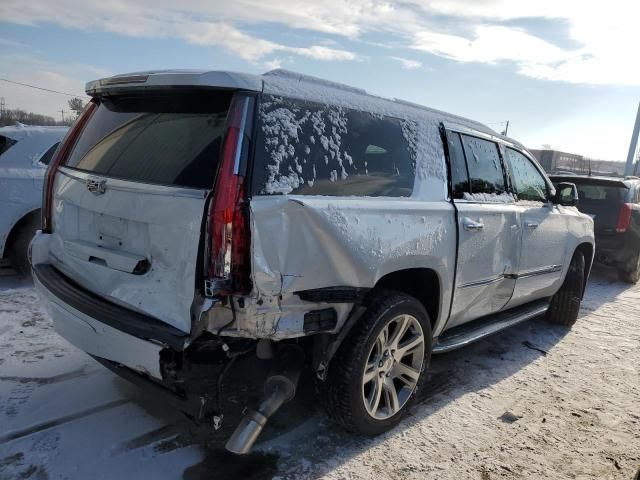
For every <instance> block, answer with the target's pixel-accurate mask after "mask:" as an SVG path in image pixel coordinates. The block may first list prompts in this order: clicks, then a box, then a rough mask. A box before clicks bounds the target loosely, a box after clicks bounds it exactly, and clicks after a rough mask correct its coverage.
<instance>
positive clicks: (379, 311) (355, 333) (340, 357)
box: [319, 291, 432, 435]
mask: <svg viewBox="0 0 640 480" xmlns="http://www.w3.org/2000/svg"><path fill="white" fill-rule="evenodd" d="M399 315H410V316H411V317H413V318H414V319H415V320H417V321H418V323H419V325H420V327H421V328H422V336H423V338H424V343H423V345H424V354H423V356H422V366H421V368H420V374H419V377H418V380H417V382H416V385H415V388H414V389H413V391H412V392H411V394H410V395H408V396H406V397H405V398H406V400H404V401H405V402H406V403H404V405H402V406H401V407H400V408H399V410H398V411H397V412H396V413H395V414H393V415H392V416H390V417H388V418H385V419H376V418H374V417H373V416H372V415H370V414H369V413H368V412H367V409H366V407H365V400H364V398H363V395H364V389H365V387H364V383H363V379H364V375H365V370H366V368H365V367H366V365H367V362H368V361H369V360H370V358H369V357H370V355H371V353H372V349H373V348H374V344H375V343H376V341H377V339H378V336H379V335H380V333H381V332H382V330H383V329H384V328H385V327H386V326H388V325H391V323H389V322H392V321H393V319H394V318H398V316H399ZM397 328H398V327H397ZM407 332H408V330H407ZM392 333H395V332H393V331H392ZM390 336H393V335H390ZM399 340H401V339H399ZM431 346H432V337H431V323H430V320H429V315H428V313H427V312H426V310H425V309H424V307H423V306H422V304H421V303H420V302H419V301H418V300H416V299H415V298H413V297H411V296H409V295H405V294H403V293H400V292H395V291H377V292H373V293H372V295H370V301H369V302H368V305H367V311H366V312H365V313H364V315H363V316H362V318H360V320H359V321H358V323H357V324H356V325H355V326H354V327H353V330H352V331H351V332H350V333H349V335H348V336H347V338H346V339H345V340H344V342H343V344H342V345H341V346H340V348H339V349H338V352H337V353H336V355H335V357H334V358H333V359H332V360H331V363H330V365H329V371H328V373H327V378H326V380H325V382H321V383H320V384H319V389H320V393H321V398H322V400H323V405H324V407H325V410H326V411H327V414H328V416H329V417H330V418H331V419H332V420H333V421H335V422H336V423H338V424H339V425H340V426H342V427H343V428H345V429H346V430H348V431H351V432H355V433H359V434H364V435H378V434H380V433H383V432H386V431H387V430H389V429H391V428H393V427H394V426H395V425H397V424H398V423H399V422H400V420H402V418H403V416H404V415H405V414H406V412H407V411H408V410H409V408H411V405H412V404H413V403H414V402H415V399H416V397H417V395H418V394H419V392H420V391H421V390H422V388H423V385H424V381H425V377H426V375H425V374H424V371H425V369H426V368H427V366H428V363H429V359H430V357H431ZM409 356H411V354H409ZM419 356H420V355H419V354H417V355H416V357H419ZM405 358H406V357H405ZM412 358H413V357H412ZM394 364H395V361H394ZM415 370H416V371H417V370H418V369H417V368H416V369H415ZM380 376H381V378H382V374H381V375H380ZM394 381H395V380H393V379H391V382H394ZM381 390H385V388H382V389H381ZM378 397H379V398H380V395H379V396H378ZM397 398H398V397H397V396H396V399H397Z"/></svg>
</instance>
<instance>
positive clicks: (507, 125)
mask: <svg viewBox="0 0 640 480" xmlns="http://www.w3.org/2000/svg"><path fill="white" fill-rule="evenodd" d="M507 133H509V120H507V124H506V125H505V127H504V132H502V135H504V136H505V137H506V136H507Z"/></svg>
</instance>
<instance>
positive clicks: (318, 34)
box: [0, 0, 640, 160]
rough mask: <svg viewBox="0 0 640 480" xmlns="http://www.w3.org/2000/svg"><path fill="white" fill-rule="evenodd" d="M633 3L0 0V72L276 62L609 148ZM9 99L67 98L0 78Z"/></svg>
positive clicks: (62, 84)
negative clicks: (93, 0)
mask: <svg viewBox="0 0 640 480" xmlns="http://www.w3.org/2000/svg"><path fill="white" fill-rule="evenodd" d="M637 4H638V2H631V1H625V0H609V1H608V2H607V5H606V8H603V6H602V2H596V1H577V0H565V1H563V2H557V1H552V0H537V1H536V2H525V1H515V0H510V1H509V0H433V1H430V2H428V3H427V2H422V1H418V0H405V1H402V2H389V1H379V0H324V1H323V2H296V1H290V0H271V1H270V2H264V1H259V0H235V1H233V2H228V1H224V2H222V1H217V0H213V1H212V0H208V1H205V0H183V1H182V2H180V3H179V6H178V2H173V1H169V0H138V1H136V2H135V3H134V2H126V1H124V0H102V1H101V2H99V3H92V2H91V1H87V0H84V1H80V0H58V1H56V2H51V1H47V0H30V1H29V2H23V1H22V0H3V1H2V2H0V60H1V61H0V77H2V78H7V79H10V80H15V81H19V82H25V83H31V84H35V85H40V86H45V87H47V88H51V89H54V90H59V91H64V92H70V93H77V94H82V92H83V86H84V83H85V82H86V81H88V80H92V79H95V78H99V77H103V76H108V75H111V74H115V73H124V72H129V71H136V70H148V69H156V68H204V69H228V70H236V71H245V72H255V73H260V72H264V71H266V70H269V69H271V68H274V67H282V68H287V69H291V70H296V71H300V72H303V73H306V74H310V75H316V76H320V77H324V78H328V79H331V80H335V81H339V82H342V83H347V84H351V85H354V86H358V87H362V88H365V89H366V90H368V91H370V92H372V93H376V94H379V95H383V96H387V97H397V98H402V99H405V100H410V101H413V102H417V103H421V104H424V105H428V106H432V107H435V108H439V109H442V110H446V111H450V112H452V113H456V114H459V115H464V116H467V117H470V118H473V119H476V120H480V121H482V122H485V123H487V124H489V125H490V126H491V127H493V128H495V129H496V130H501V129H502V128H504V125H503V123H501V122H504V121H506V120H509V121H510V129H509V134H510V135H512V136H513V137H515V138H517V139H518V140H520V141H522V142H523V143H525V144H526V145H527V146H528V147H530V148H539V147H540V146H541V145H545V144H548V145H551V146H552V147H554V148H557V149H563V150H567V151H571V152H576V153H581V154H583V155H587V156H591V157H593V158H601V159H610V160H624V159H625V158H626V154H627V149H628V145H629V139H630V136H631V129H632V126H633V120H634V116H635V112H636V108H637V105H638V101H640V63H638V62H633V61H632V60H633V59H635V58H636V57H637V55H636V54H635V53H634V52H633V49H634V48H635V45H637V43H638V42H637V33H636V32H637V19H638V18H640V6H638V5H637ZM0 96H2V97H4V98H5V102H6V103H7V105H8V107H9V108H18V107H20V108H26V109H29V110H32V111H37V112H39V113H45V114H49V115H56V116H57V117H59V116H60V113H58V111H59V110H60V109H62V108H65V107H66V101H67V98H65V97H64V96H60V95H55V94H49V93H44V92H38V91H36V90H31V89H27V88H25V87H19V86H15V85H10V84H7V83H6V82H0Z"/></svg>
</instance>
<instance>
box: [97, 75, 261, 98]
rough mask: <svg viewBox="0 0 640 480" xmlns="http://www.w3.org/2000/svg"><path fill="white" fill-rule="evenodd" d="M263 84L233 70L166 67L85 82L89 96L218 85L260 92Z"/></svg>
mask: <svg viewBox="0 0 640 480" xmlns="http://www.w3.org/2000/svg"><path fill="white" fill-rule="evenodd" d="M262 83H263V82H262V80H261V79H260V77H258V76H255V75H247V74H243V73H236V72H224V71H213V72H201V71H189V70H170V71H169V70H168V71H156V72H137V73H129V74H124V75H115V76H113V77H108V78H102V79H100V80H93V81H91V82H88V83H87V84H86V86H85V91H86V92H87V95H89V96H91V97H96V96H100V95H104V94H116V93H121V92H127V91H132V90H134V91H135V90H141V89H154V90H158V89H160V90H162V89H174V88H219V89H229V90H248V91H253V92H261V91H262Z"/></svg>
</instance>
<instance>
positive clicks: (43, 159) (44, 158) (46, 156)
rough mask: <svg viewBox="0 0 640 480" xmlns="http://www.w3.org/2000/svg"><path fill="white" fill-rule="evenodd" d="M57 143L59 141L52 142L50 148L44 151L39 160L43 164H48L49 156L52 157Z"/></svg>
mask: <svg viewBox="0 0 640 480" xmlns="http://www.w3.org/2000/svg"><path fill="white" fill-rule="evenodd" d="M58 145H60V142H58V143H54V144H53V145H51V148H49V150H47V151H46V152H45V153H44V155H42V157H40V160H39V162H40V163H42V164H43V165H49V162H50V161H51V158H52V157H53V154H54V153H55V151H56V148H58Z"/></svg>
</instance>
